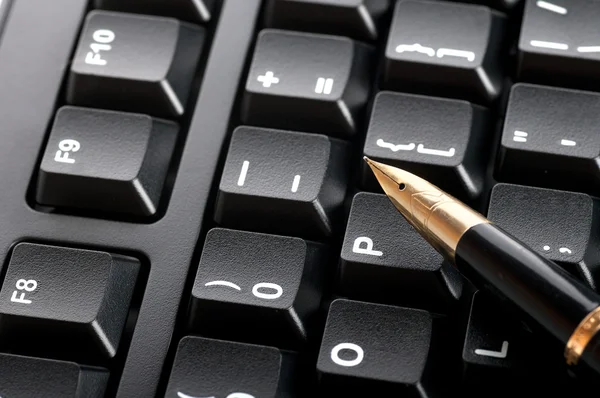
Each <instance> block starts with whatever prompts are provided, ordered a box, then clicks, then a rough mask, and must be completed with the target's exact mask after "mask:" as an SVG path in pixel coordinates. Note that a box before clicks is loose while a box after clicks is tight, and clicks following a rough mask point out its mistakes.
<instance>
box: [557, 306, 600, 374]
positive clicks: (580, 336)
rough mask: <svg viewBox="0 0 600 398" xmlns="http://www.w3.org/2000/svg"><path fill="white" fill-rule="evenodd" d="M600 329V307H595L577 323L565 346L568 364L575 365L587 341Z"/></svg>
mask: <svg viewBox="0 0 600 398" xmlns="http://www.w3.org/2000/svg"><path fill="white" fill-rule="evenodd" d="M599 331H600V307H598V308H596V309H595V310H593V311H592V312H590V313H589V314H587V316H586V317H585V318H583V321H581V323H579V325H578V326H577V328H576V329H575V331H574V332H573V334H572V335H571V337H570V338H569V341H568V342H567V346H566V347H565V358H566V359H567V364H568V365H577V362H579V358H581V354H583V351H585V348H586V347H587V345H588V343H589V342H590V340H592V338H593V337H594V336H595V335H596V333H598V332H599Z"/></svg>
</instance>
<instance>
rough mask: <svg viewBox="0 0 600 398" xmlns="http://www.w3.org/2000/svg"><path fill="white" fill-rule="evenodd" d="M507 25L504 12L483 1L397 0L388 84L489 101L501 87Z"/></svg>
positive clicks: (387, 64)
mask: <svg viewBox="0 0 600 398" xmlns="http://www.w3.org/2000/svg"><path fill="white" fill-rule="evenodd" d="M503 31H504V28H503V18H502V17H501V15H500V14H499V13H498V12H496V11H493V10H491V9H489V8H487V7H484V6H476V5H465V4H457V3H449V2H437V1H436V2H433V1H425V0H418V1H417V0H402V1H398V3H397V4H396V9H395V12H394V18H393V21H392V26H391V30H390V33H389V36H388V42H387V47H386V51H385V70H384V86H385V88H387V89H392V90H398V91H410V92H417V93H422V94H428V95H442V96H449V97H456V98H462V99H466V100H469V101H473V102H478V103H489V102H491V101H493V100H495V99H496V98H498V96H499V95H500V94H501V91H502V64H503V62H502V56H501V53H502V39H503Z"/></svg>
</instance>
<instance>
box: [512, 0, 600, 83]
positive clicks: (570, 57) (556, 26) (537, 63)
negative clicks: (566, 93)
mask: <svg viewBox="0 0 600 398" xmlns="http://www.w3.org/2000/svg"><path fill="white" fill-rule="evenodd" d="M599 20H600V1H598V0H547V1H540V0H526V2H525V13H524V15H523V22H522V25H521V36H520V38H519V69H518V73H519V78H520V80H525V81H530V82H535V83H544V84H551V85H557V86H566V87H574V88H581V89H584V90H591V89H593V90H596V91H597V89H599V88H600V24H599V23H598V21H599Z"/></svg>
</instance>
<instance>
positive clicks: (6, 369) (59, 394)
mask: <svg viewBox="0 0 600 398" xmlns="http://www.w3.org/2000/svg"><path fill="white" fill-rule="evenodd" d="M108 376H109V375H108V371H107V370H106V369H103V368H96V367H89V366H81V365H78V364H76V363H73V362H63V361H54V360H49V359H41V358H31V357H25V356H19V355H9V354H0V397H2V398H37V397H40V398H41V397H52V398H102V397H104V392H105V390H106V384H107V382H108Z"/></svg>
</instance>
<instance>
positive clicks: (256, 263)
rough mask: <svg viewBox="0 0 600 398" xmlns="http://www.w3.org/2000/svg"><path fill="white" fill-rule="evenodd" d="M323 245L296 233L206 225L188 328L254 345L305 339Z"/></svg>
mask: <svg viewBox="0 0 600 398" xmlns="http://www.w3.org/2000/svg"><path fill="white" fill-rule="evenodd" d="M322 249H323V248H322V246H320V245H319V244H317V243H312V242H308V241H305V240H302V239H300V238H290V237H284V236H277V235H266V234H259V233H254V232H243V231H234V230H229V229H221V228H215V229H212V230H210V231H209V232H208V235H207V237H206V241H205V243H204V248H203V250H202V257H201V258H200V265H199V266H198V272H197V274H196V279H195V280H194V287H193V289H192V302H191V309H190V326H191V328H192V330H196V331H199V332H200V333H202V335H203V336H208V337H218V338H224V339H227V340H242V341H246V342H250V343H257V344H265V342H268V344H274V345H277V346H283V345H285V346H293V345H295V344H297V343H298V344H302V343H304V342H305V340H306V339H307V338H308V337H309V335H310V333H311V329H312V325H313V322H312V321H313V319H314V315H315V311H316V310H317V309H318V307H319V305H320V301H321V281H322V276H323V272H324V270H323V268H322V267H323V266H324V264H323V263H321V261H322V260H324V259H323V258H322V257H321V256H322V255H323V251H322Z"/></svg>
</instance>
